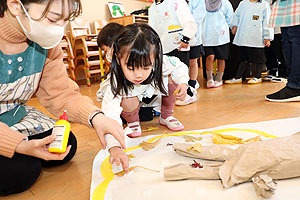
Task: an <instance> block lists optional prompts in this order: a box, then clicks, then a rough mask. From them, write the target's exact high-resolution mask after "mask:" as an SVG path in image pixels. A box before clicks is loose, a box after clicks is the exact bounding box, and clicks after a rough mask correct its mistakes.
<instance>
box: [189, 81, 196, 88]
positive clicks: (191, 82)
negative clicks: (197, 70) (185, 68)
mask: <svg viewBox="0 0 300 200" xmlns="http://www.w3.org/2000/svg"><path fill="white" fill-rule="evenodd" d="M196 83H197V81H196V80H189V82H188V84H189V86H192V87H193V88H195V87H196Z"/></svg>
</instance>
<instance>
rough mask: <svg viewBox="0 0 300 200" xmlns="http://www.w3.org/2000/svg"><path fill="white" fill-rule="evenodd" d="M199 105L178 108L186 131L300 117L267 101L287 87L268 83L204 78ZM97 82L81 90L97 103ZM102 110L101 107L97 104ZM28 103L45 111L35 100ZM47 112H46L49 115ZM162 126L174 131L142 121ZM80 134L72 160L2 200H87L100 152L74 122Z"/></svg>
mask: <svg viewBox="0 0 300 200" xmlns="http://www.w3.org/2000/svg"><path fill="white" fill-rule="evenodd" d="M199 81H200V84H201V87H200V89H198V101H197V102H196V103H193V104H191V105H189V106H184V107H178V106H176V107H175V108H174V116H175V117H176V118H177V119H179V120H180V121H181V122H182V123H183V124H184V126H185V130H198V129H204V128H211V127H216V126H220V125H225V124H233V123H244V122H259V121H265V120H274V119H283V118H290V117H298V116H300V103H297V102H294V103H271V102H267V101H265V99H264V96H265V95H266V94H268V93H272V92H275V91H277V90H279V89H280V88H282V87H284V84H283V83H270V82H263V83H262V84H258V85H248V84H245V83H244V84H237V85H225V86H223V87H221V88H215V89H206V88H205V87H203V86H204V85H205V82H204V80H203V79H202V78H201V77H200V78H199ZM97 89H98V84H93V85H92V87H86V86H81V93H82V94H84V95H88V96H90V97H91V98H92V99H93V100H94V101H95V102H96V100H95V99H96V95H95V93H96V91H97ZM96 104H97V105H99V106H100V104H99V103H97V102H96ZM29 105H32V106H35V107H37V108H38V109H40V110H42V111H45V109H43V108H42V107H41V106H40V105H39V103H38V101H37V99H36V98H33V99H32V100H31V101H30V102H29ZM45 112H46V113H48V112H47V111H45ZM148 126H158V127H159V130H156V131H153V132H150V134H160V133H163V132H164V131H168V132H171V131H169V130H167V129H166V128H165V127H162V126H160V125H159V124H158V121H157V118H155V119H154V120H153V121H151V122H145V123H142V129H146V128H147V127H148ZM72 131H73V132H74V133H75V135H76V136H77V140H78V150H77V154H76V155H75V157H74V158H73V160H72V161H71V162H70V163H68V164H66V165H64V166H60V167H54V168H47V169H44V170H43V172H42V174H41V176H40V178H39V180H38V181H37V182H36V183H35V184H34V185H33V186H32V187H31V188H30V190H28V191H26V192H23V193H21V194H17V195H12V196H9V197H0V199H1V200H18V199H20V200H24V199H39V200H40V199H41V200H44V199H51V200H52V199H53V200H60V199H63V200H87V199H89V189H90V182H91V173H92V164H93V159H94V157H95V155H96V154H97V152H98V151H99V150H100V149H101V146H100V143H99V142H98V138H97V136H96V134H95V132H94V131H93V130H92V129H89V128H86V127H84V126H82V125H79V124H72Z"/></svg>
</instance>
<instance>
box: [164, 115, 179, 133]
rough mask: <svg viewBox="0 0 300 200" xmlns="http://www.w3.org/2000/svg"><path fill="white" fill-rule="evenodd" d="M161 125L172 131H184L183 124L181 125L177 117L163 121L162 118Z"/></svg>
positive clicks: (170, 117)
mask: <svg viewBox="0 0 300 200" xmlns="http://www.w3.org/2000/svg"><path fill="white" fill-rule="evenodd" d="M159 123H160V124H162V125H164V126H167V127H168V128H169V129H170V130H172V131H180V130H182V129H184V126H183V124H182V123H180V122H179V121H178V120H177V119H176V118H175V117H173V116H169V117H167V118H166V119H163V118H162V117H161V116H160V118H159Z"/></svg>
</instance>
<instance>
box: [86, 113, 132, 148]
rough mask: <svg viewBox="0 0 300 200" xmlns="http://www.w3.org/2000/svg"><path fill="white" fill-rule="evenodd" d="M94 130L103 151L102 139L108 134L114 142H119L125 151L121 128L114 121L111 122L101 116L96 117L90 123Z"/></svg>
mask: <svg viewBox="0 0 300 200" xmlns="http://www.w3.org/2000/svg"><path fill="white" fill-rule="evenodd" d="M92 123H93V125H94V128H95V130H96V132H97V135H98V137H99V139H100V143H101V145H102V147H103V149H105V148H106V142H105V139H104V135H105V134H107V133H109V134H111V135H112V136H114V138H116V140H118V141H119V143H120V144H121V146H122V148H123V149H126V147H125V136H124V131H123V128H122V126H121V125H120V124H119V123H118V122H117V121H116V120H113V119H111V118H109V117H107V116H105V115H103V114H99V115H96V116H95V117H94V119H93V121H92Z"/></svg>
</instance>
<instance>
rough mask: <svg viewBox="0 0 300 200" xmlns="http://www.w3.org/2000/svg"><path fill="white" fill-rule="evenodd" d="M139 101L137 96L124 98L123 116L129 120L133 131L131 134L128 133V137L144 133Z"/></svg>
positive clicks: (122, 104)
mask: <svg viewBox="0 0 300 200" xmlns="http://www.w3.org/2000/svg"><path fill="white" fill-rule="evenodd" d="M139 103H140V102H139V99H138V98H137V97H131V98H123V99H122V103H121V106H122V108H123V112H122V113H121V116H122V117H123V118H124V119H125V120H126V121H127V123H128V127H129V128H130V129H131V131H132V133H131V134H128V137H138V136H140V135H142V130H141V126H140V117H139V110H140V105H139Z"/></svg>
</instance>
